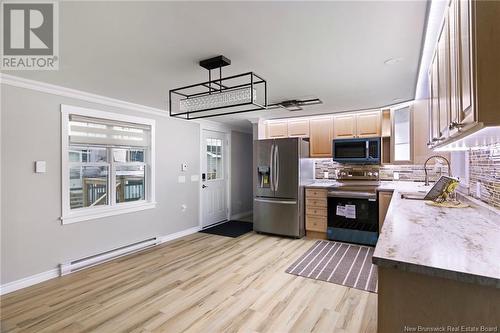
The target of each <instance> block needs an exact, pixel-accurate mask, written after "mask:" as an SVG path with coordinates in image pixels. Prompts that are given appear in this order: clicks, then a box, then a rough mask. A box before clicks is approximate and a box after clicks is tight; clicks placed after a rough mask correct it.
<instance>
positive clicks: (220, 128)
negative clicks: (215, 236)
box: [198, 121, 231, 229]
mask: <svg viewBox="0 0 500 333" xmlns="http://www.w3.org/2000/svg"><path fill="white" fill-rule="evenodd" d="M204 130H207V131H213V132H220V133H224V137H225V138H226V152H227V153H226V159H225V163H224V175H225V177H226V205H227V207H226V208H227V214H226V221H229V220H230V219H231V128H229V127H227V126H224V125H223V124H219V123H211V122H201V121H200V142H199V148H200V151H199V170H198V175H199V183H198V226H199V227H200V229H206V228H210V227H213V226H216V225H218V224H221V223H224V222H226V221H221V222H217V223H214V224H211V225H208V226H205V227H203V196H202V193H201V185H202V180H201V173H202V169H203V165H202V161H203V154H204V153H205V150H204V142H203V131H204Z"/></svg>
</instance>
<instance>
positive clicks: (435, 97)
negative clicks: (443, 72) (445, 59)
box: [429, 52, 441, 143]
mask: <svg viewBox="0 0 500 333" xmlns="http://www.w3.org/2000/svg"><path fill="white" fill-rule="evenodd" d="M430 86H431V87H430V88H431V91H430V98H431V101H430V111H429V120H430V138H429V142H430V143H435V142H437V141H438V139H439V138H440V137H441V133H440V130H439V64H438V57H437V52H436V53H435V54H434V57H433V60H432V65H431V71H430Z"/></svg>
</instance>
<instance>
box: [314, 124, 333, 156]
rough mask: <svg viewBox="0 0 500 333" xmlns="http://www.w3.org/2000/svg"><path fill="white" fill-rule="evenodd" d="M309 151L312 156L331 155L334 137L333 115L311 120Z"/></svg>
mask: <svg viewBox="0 0 500 333" xmlns="http://www.w3.org/2000/svg"><path fill="white" fill-rule="evenodd" d="M309 131H310V132H309V142H310V147H309V152H310V156H311V157H331V156H332V139H333V121H332V117H327V118H316V119H311V120H310V122H309Z"/></svg>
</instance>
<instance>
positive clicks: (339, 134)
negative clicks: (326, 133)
mask: <svg viewBox="0 0 500 333" xmlns="http://www.w3.org/2000/svg"><path fill="white" fill-rule="evenodd" d="M354 137H356V115H354V114H348V115H340V116H333V138H334V139H351V138H354Z"/></svg>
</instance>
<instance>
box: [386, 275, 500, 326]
mask: <svg viewBox="0 0 500 333" xmlns="http://www.w3.org/2000/svg"><path fill="white" fill-rule="evenodd" d="M499 300H500V289H499V288H495V287H487V286H482V285H479V284H475V283H467V282H461V281H456V280H452V279H446V278H441V277H436V276H430V275H425V274H419V273H413V272H405V271H402V270H399V269H394V268H387V267H380V266H379V267H378V319H377V326H378V329H377V332H379V333H385V332H412V331H415V332H417V328H418V327H419V326H420V327H444V328H447V327H450V326H452V327H453V328H455V327H456V328H455V330H453V332H465V331H466V330H461V329H460V326H462V327H472V328H474V327H478V328H480V327H481V326H483V327H498V319H499V318H500V309H499ZM412 329H414V330H412ZM496 331H497V330H496V329H495V330H491V331H486V330H484V331H480V330H477V331H476V330H469V331H468V332H496ZM422 332H423V330H422ZM443 332H452V330H443Z"/></svg>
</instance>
